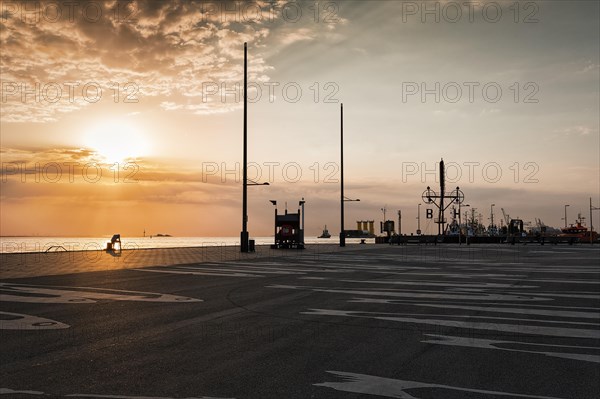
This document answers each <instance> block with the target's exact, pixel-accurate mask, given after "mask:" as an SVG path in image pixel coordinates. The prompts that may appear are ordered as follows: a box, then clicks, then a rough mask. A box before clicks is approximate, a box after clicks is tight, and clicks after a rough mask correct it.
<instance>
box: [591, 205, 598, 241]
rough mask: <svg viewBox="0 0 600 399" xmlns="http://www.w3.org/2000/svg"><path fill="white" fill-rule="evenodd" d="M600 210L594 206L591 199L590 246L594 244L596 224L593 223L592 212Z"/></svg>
mask: <svg viewBox="0 0 600 399" xmlns="http://www.w3.org/2000/svg"><path fill="white" fill-rule="evenodd" d="M598 210H600V208H598V207H595V206H593V205H592V197H590V244H593V243H594V223H593V222H592V211H598Z"/></svg>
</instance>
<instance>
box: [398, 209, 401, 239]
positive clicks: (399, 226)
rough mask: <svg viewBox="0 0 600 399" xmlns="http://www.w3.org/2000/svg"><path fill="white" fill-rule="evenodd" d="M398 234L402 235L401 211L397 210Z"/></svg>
mask: <svg viewBox="0 0 600 399" xmlns="http://www.w3.org/2000/svg"><path fill="white" fill-rule="evenodd" d="M398 235H399V236H401V235H402V211H401V210H398Z"/></svg>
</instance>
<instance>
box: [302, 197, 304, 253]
mask: <svg viewBox="0 0 600 399" xmlns="http://www.w3.org/2000/svg"><path fill="white" fill-rule="evenodd" d="M302 244H304V197H302Z"/></svg>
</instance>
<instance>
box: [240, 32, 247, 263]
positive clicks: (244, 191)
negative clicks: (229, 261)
mask: <svg viewBox="0 0 600 399" xmlns="http://www.w3.org/2000/svg"><path fill="white" fill-rule="evenodd" d="M243 163H244V164H243V168H244V169H243V170H244V171H243V176H242V232H241V233H240V251H241V252H248V184H247V183H248V44H247V43H244V156H243Z"/></svg>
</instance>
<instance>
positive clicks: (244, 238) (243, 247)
mask: <svg viewBox="0 0 600 399" xmlns="http://www.w3.org/2000/svg"><path fill="white" fill-rule="evenodd" d="M248 182H250V183H248ZM268 185H269V183H268V182H265V183H257V182H255V181H252V180H250V179H248V43H244V154H243V176H242V232H241V233H240V251H241V252H249V249H250V248H249V244H250V243H249V240H248V238H249V234H248V186H268Z"/></svg>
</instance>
